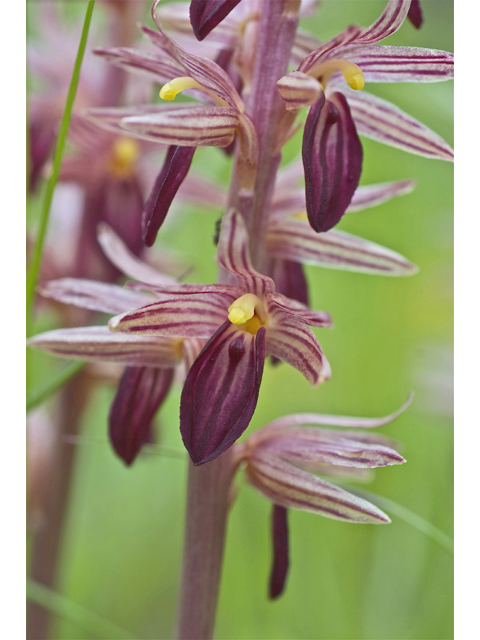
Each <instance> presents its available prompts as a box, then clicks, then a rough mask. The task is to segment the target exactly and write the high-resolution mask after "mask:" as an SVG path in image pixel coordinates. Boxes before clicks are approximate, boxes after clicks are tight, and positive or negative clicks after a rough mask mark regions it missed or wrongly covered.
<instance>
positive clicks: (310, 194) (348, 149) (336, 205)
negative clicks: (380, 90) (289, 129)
mask: <svg viewBox="0 0 480 640" xmlns="http://www.w3.org/2000/svg"><path fill="white" fill-rule="evenodd" d="M362 157H363V150H362V145H361V143H360V140H359V138H358V134H357V130H356V127H355V122H354V121H353V118H352V116H351V113H350V109H349V106H348V103H347V101H346V99H345V96H344V95H343V94H342V93H339V92H335V93H333V94H332V95H331V96H330V97H329V98H328V99H326V100H325V99H323V100H322V99H321V100H319V101H318V102H317V103H316V104H314V105H313V106H312V107H311V109H310V112H309V114H308V117H307V121H306V123H305V132H304V136H303V146H302V158H303V166H304V169H305V193H306V206H307V214H308V219H309V221H310V225H311V227H312V229H314V230H315V231H317V232H321V231H328V230H329V229H331V228H332V227H334V226H335V225H336V224H337V223H338V222H339V221H340V220H341V218H342V217H343V215H344V213H345V211H346V210H347V208H348V206H349V204H350V202H351V200H352V197H353V194H354V193H355V190H356V189H357V186H358V182H359V180H360V174H361V172H362Z"/></svg>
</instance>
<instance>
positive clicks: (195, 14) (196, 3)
mask: <svg viewBox="0 0 480 640" xmlns="http://www.w3.org/2000/svg"><path fill="white" fill-rule="evenodd" d="M239 2H240V0H191V2H190V22H191V23H192V28H193V33H194V34H195V36H196V37H197V38H198V40H203V39H204V38H205V36H207V35H208V34H209V33H210V31H211V30H212V29H214V28H215V27H216V26H217V24H218V23H219V22H221V21H222V20H223V19H224V18H225V17H226V16H228V14H229V13H230V11H231V10H232V9H234V8H235V7H236V6H237V4H238V3H239Z"/></svg>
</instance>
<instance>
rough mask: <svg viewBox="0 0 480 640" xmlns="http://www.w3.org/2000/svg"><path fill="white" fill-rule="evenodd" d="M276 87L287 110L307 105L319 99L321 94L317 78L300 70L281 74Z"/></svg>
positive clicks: (294, 109)
mask: <svg viewBox="0 0 480 640" xmlns="http://www.w3.org/2000/svg"><path fill="white" fill-rule="evenodd" d="M277 87H278V91H279V93H280V95H281V96H282V99H283V103H284V105H285V109H287V111H296V110H297V109H301V108H302V107H309V106H310V105H312V104H314V103H315V102H317V101H318V100H320V98H321V97H322V94H323V89H322V86H321V84H320V83H319V82H318V80H317V79H316V78H312V76H307V74H305V73H302V72H301V71H291V72H290V73H288V74H287V75H286V76H283V78H280V80H278V81H277Z"/></svg>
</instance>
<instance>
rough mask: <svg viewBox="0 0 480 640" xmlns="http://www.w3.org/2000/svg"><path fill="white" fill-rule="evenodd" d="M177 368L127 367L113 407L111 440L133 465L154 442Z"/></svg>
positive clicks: (117, 451)
mask: <svg viewBox="0 0 480 640" xmlns="http://www.w3.org/2000/svg"><path fill="white" fill-rule="evenodd" d="M172 380H173V369H156V368H152V367H131V366H130V367H126V369H125V371H124V372H123V375H122V377H121V380H120V383H119V385H118V389H117V393H116V396H115V399H114V401H113V403H112V405H111V407H110V415H109V435H110V442H111V443H112V446H113V448H114V450H115V452H116V453H117V455H118V456H119V457H120V458H121V459H122V460H123V461H124V462H125V464H126V465H128V466H129V465H131V464H132V463H133V461H134V460H135V458H136V457H137V455H138V454H139V452H140V450H141V448H142V447H143V445H144V444H148V443H149V442H150V435H151V428H152V420H153V418H154V417H155V414H156V413H157V411H158V409H159V408H160V407H161V405H162V403H163V401H164V400H165V398H166V396H167V394H168V392H169V390H170V386H171V384H172Z"/></svg>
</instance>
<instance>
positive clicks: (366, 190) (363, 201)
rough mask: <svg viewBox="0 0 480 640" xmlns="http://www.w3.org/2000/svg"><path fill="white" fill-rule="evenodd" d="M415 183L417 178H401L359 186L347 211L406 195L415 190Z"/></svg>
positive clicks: (373, 205) (376, 204) (368, 206)
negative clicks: (394, 180) (396, 180)
mask: <svg viewBox="0 0 480 640" xmlns="http://www.w3.org/2000/svg"><path fill="white" fill-rule="evenodd" d="M415 185H416V182H415V180H399V181H398V182H382V183H380V184H368V185H362V186H360V187H357V190H356V191H355V193H354V194H353V198H352V201H351V202H350V204H349V206H348V209H347V213H354V212H356V211H362V210H363V209H369V208H370V207H376V206H378V205H379V204H383V203H384V202H388V201H389V200H391V199H392V198H396V197H398V196H405V195H407V194H409V193H411V192H412V191H413V190H414V188H415Z"/></svg>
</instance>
